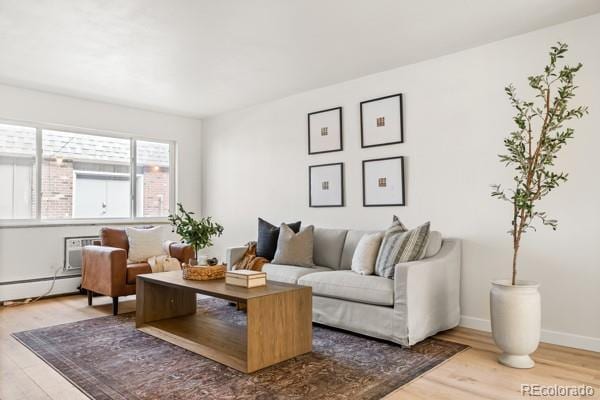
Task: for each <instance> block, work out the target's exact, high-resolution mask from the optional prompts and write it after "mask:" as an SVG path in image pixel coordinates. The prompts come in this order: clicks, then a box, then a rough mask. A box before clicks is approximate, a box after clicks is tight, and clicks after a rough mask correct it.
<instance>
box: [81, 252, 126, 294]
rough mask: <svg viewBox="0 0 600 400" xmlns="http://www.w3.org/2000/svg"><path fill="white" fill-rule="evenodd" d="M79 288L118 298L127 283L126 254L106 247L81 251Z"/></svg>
mask: <svg viewBox="0 0 600 400" xmlns="http://www.w3.org/2000/svg"><path fill="white" fill-rule="evenodd" d="M82 258H83V263H82V271H81V287H82V288H84V289H89V290H91V291H93V292H95V293H100V294H104V295H106V296H119V295H120V293H121V292H122V290H123V288H124V287H125V285H126V283H127V252H126V251H125V250H124V249H119V248H117V247H108V246H85V247H84V248H83V250H82Z"/></svg>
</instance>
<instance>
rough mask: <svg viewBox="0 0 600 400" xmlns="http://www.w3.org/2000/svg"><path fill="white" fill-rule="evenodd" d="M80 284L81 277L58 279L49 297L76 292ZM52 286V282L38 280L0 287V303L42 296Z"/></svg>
mask: <svg viewBox="0 0 600 400" xmlns="http://www.w3.org/2000/svg"><path fill="white" fill-rule="evenodd" d="M80 284H81V277H80V276H74V277H68V278H67V277H60V279H57V280H56V282H55V283H54V288H53V289H52V292H50V293H49V295H57V294H65V293H73V292H77V287H78V286H79V285H80ZM51 285H52V280H51V279H50V280H39V281H33V282H17V283H13V284H2V285H0V301H6V300H14V299H26V298H35V297H38V296H40V295H41V294H44V293H45V292H46V291H47V290H48V289H49V288H50V286H51Z"/></svg>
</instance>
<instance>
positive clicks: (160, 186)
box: [142, 167, 169, 217]
mask: <svg viewBox="0 0 600 400" xmlns="http://www.w3.org/2000/svg"><path fill="white" fill-rule="evenodd" d="M142 173H143V175H144V216H146V217H156V216H166V215H168V214H169V170H168V169H167V168H157V167H144V168H143V170H142Z"/></svg>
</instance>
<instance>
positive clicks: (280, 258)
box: [271, 224, 315, 267]
mask: <svg viewBox="0 0 600 400" xmlns="http://www.w3.org/2000/svg"><path fill="white" fill-rule="evenodd" d="M314 229H315V227H314V226H312V225H309V226H307V227H305V228H303V229H302V230H301V231H300V232H298V233H294V231H293V230H292V229H291V228H290V227H289V226H287V225H286V224H281V227H280V228H279V239H277V250H276V251H275V257H274V258H273V261H271V262H272V263H273V264H284V265H297V266H299V267H312V266H314V262H313V241H314Z"/></svg>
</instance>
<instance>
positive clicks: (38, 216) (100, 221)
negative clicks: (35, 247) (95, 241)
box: [0, 118, 178, 228]
mask: <svg viewBox="0 0 600 400" xmlns="http://www.w3.org/2000/svg"><path fill="white" fill-rule="evenodd" d="M0 124H7V125H16V126H22V127H28V128H34V129H35V130H36V143H35V145H36V153H35V163H34V165H35V177H34V180H35V188H34V189H35V192H34V193H35V200H36V204H35V218H23V219H0V228H3V227H8V228H10V227H35V226H71V225H119V224H130V223H167V222H168V219H167V217H160V216H157V217H143V216H137V209H136V203H137V190H136V186H135V184H136V170H137V168H136V167H137V165H136V164H137V160H136V151H135V150H136V143H137V141H138V140H140V141H146V142H156V143H164V144H168V145H169V213H173V212H174V210H175V205H176V204H177V197H178V195H177V172H176V169H177V142H176V141H174V140H167V139H157V138H153V137H151V136H142V135H134V134H129V133H123V132H116V131H111V130H98V129H90V128H81V127H73V126H69V125H62V124H52V123H39V122H31V121H20V120H12V119H5V118H0ZM44 130H55V131H63V132H68V133H73V134H81V135H95V136H102V137H110V138H117V139H126V140H129V146H130V154H129V155H130V163H129V180H130V183H131V188H130V191H131V192H130V198H129V217H121V218H61V219H42V161H43V131H44ZM142 196H143V194H142Z"/></svg>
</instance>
